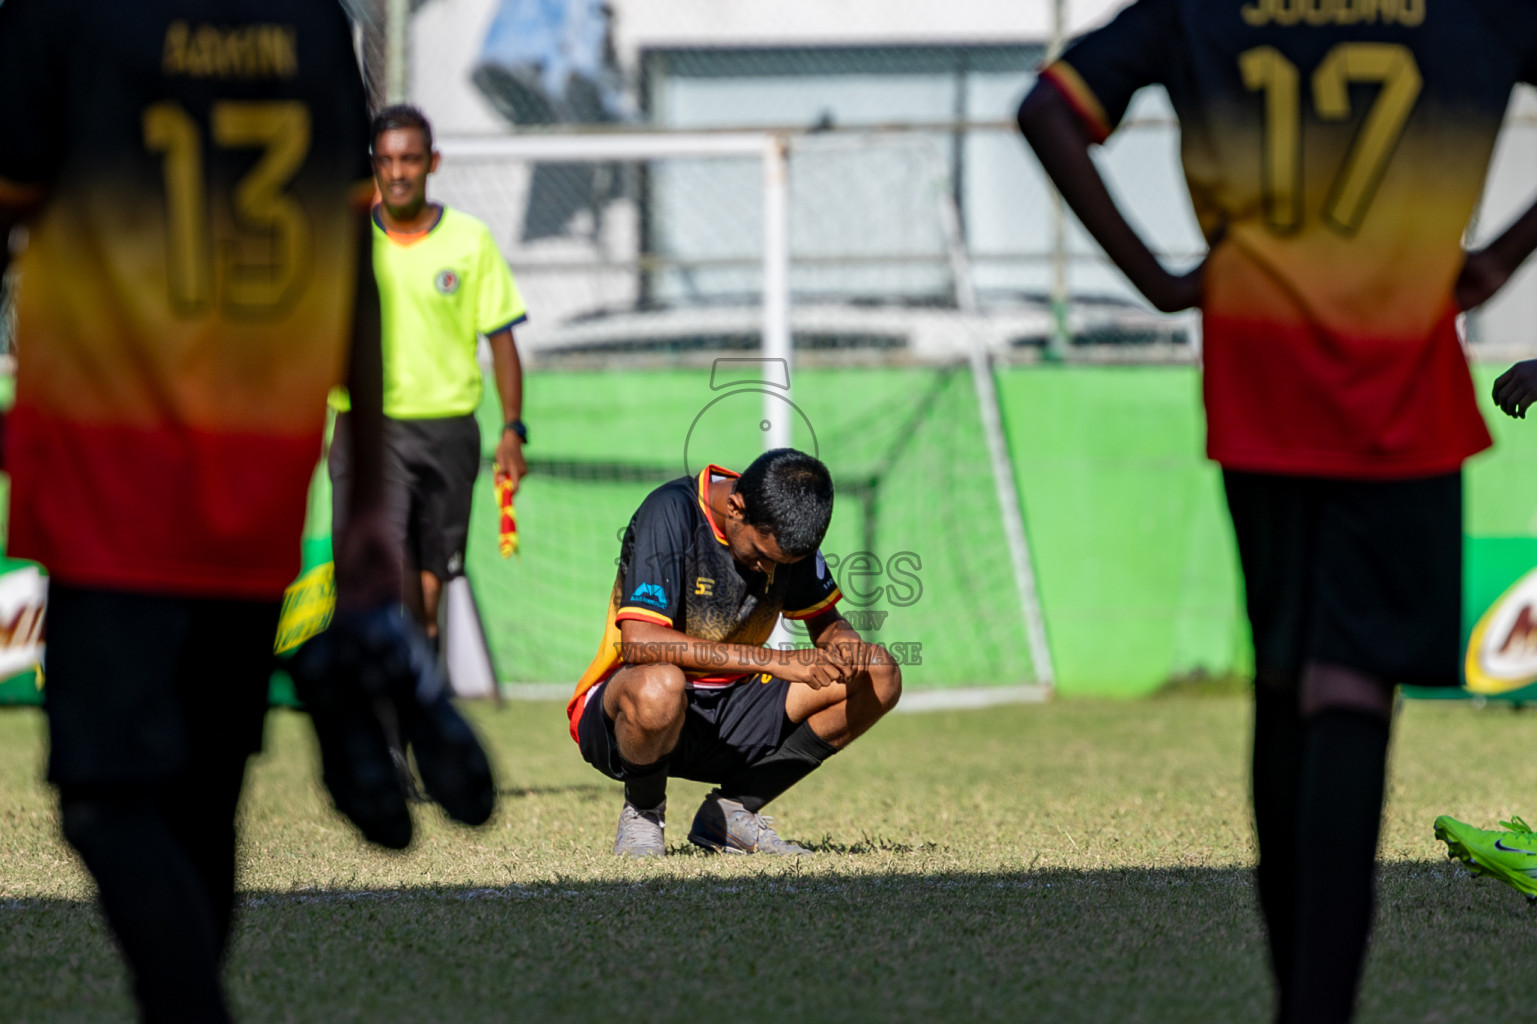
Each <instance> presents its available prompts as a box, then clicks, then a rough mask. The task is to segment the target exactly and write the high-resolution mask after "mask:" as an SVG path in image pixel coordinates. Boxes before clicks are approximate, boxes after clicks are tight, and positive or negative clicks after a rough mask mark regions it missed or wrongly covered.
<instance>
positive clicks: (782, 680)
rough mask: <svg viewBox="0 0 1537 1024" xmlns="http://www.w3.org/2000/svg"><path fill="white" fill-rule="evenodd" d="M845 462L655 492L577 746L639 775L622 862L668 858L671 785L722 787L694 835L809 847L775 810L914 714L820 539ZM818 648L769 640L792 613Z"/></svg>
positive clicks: (789, 461) (808, 462)
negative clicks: (877, 732)
mask: <svg viewBox="0 0 1537 1024" xmlns="http://www.w3.org/2000/svg"><path fill="white" fill-rule="evenodd" d="M832 511H833V485H832V479H831V478H830V477H829V476H828V473H827V467H825V466H824V465H822V463H821V462H819V461H817V460H816V459H814V458H812V457H811V456H810V455H806V454H804V453H803V452H798V451H794V450H793V449H789V448H780V449H776V450H774V451H771V452H766V453H765V454H763V455H761V456H759V457H758V458H757V459H755V460H754V461H753V463H752V465H751V466H749V467H747V470H746V471H745V472H743V473H742V474H741V475H740V476H738V475H737V474H736V473H732V472H730V471H729V470H724V469H721V468H720V467H719V466H708V467H706V468H705V469H704V470H702V471H701V472H700V474H699V475H698V476H697V477H681V478H679V479H677V480H674V481H673V482H672V483H670V484H665V485H663V486H662V487H659V488H657V489H656V490H654V491H652V492H651V494H650V495H649V496H648V497H647V498H646V500H645V501H644V502H643V503H642V504H641V506H640V508H639V509H638V510H637V511H636V513H635V515H634V516H633V517H632V518H631V519H630V525H629V528H628V529H626V530H625V534H624V542H623V545H622V547H621V549H620V555H619V574H618V578H617V579H616V580H615V582H614V589H613V592H612V596H611V598H610V601H609V610H608V625H607V628H606V629H605V631H604V634H603V644H602V646H601V647H600V648H599V650H598V654H597V657H596V658H594V659H593V662H592V664H591V665H590V666H589V667H588V669H587V672H586V673H585V674H584V675H583V676H582V679H581V682H579V683H578V684H577V687H576V693H575V694H574V695H573V696H572V698H571V702H570V704H569V705H567V709H566V710H567V713H568V715H569V717H570V721H571V738H572V739H574V740H576V742H577V744H578V745H579V746H580V747H581V751H582V756H583V757H584V758H586V760H587V762H588V763H589V764H591V765H592V766H593V767H594V768H596V769H598V771H600V772H602V773H603V774H604V775H607V776H608V777H609V778H612V779H618V780H620V781H622V782H623V783H624V807H623V809H622V810H621V811H620V815H619V829H618V834H617V836H616V837H615V840H614V852H615V853H616V854H621V855H627V856H633V857H648V856H657V857H659V856H662V855H663V854H664V853H666V845H665V843H664V840H663V835H662V829H663V824H664V819H665V814H666V809H667V800H666V797H667V779H668V777H669V776H676V777H678V778H684V779H694V780H695V781H698V782H708V783H714V784H715V785H716V787H717V788H716V789H715V790H714V791H712V792H711V793H710V794H709V795H708V796H707V797H706V798H705V800H704V803H703V804H702V805H701V806H700V808H699V811H698V813H697V814H695V815H694V822H693V826H692V828H691V829H690V830H689V834H688V839H689V842H691V843H694V844H695V845H696V846H701V847H704V848H705V849H708V850H715V851H718V852H726V853H769V854H785V855H798V854H803V853H808V852H810V851H808V850H806V849H805V848H804V847H801V846H797V845H795V844H794V843H790V842H787V841H786V840H784V839H781V838H780V836H779V834H778V833H777V832H775V831H774V828H773V826H772V824H771V823H770V819H768V818H766V817H764V816H763V815H762V814H761V813H759V812H760V811H761V810H762V809H763V807H764V805H765V804H767V803H768V802H769V801H771V800H773V799H774V798H775V797H777V796H779V795H780V794H781V793H783V792H784V791H785V790H787V789H789V788H790V787H791V786H793V785H795V783H797V782H799V781H800V780H801V779H803V778H805V777H806V776H807V775H809V774H810V773H811V772H812V771H814V770H816V768H817V767H818V766H820V765H821V764H822V762H823V761H825V760H826V759H827V758H829V757H831V756H832V755H833V754H835V753H837V752H838V751H839V750H841V749H842V748H843V747H846V746H847V745H848V744H849V743H850V742H852V741H853V740H854V739H855V738H856V737H857V736H859V735H861V734H862V733H864V732H865V731H866V730H867V729H869V728H870V727H871V726H872V725H874V724H875V723H876V722H877V721H878V720H879V719H880V718H881V716H882V715H884V714H885V713H886V712H888V711H890V710H891V709H892V708H893V707H895V706H896V703H897V699H898V697H899V696H900V695H901V692H902V673H901V670H900V669H899V668H898V667H897V665H896V664H895V663H894V662H893V661H892V659H891V657H890V656H889V655H888V654H887V653H886V652H885V651H883V650H882V649H881V648H879V647H877V646H875V645H873V644H867V643H865V642H864V641H862V640H861V639H860V637H859V634H858V633H856V632H855V631H854V630H853V629H852V628H851V627H850V626H849V624H848V622H847V621H845V620H844V618H843V616H841V615H839V614H838V612H837V609H836V608H835V607H834V605H835V604H837V602H838V600H839V599H840V598H841V597H842V596H843V595H842V594H841V593H840V592H839V590H838V585H837V584H836V583H835V582H834V581H833V578H832V573H831V572H830V571H829V570H828V568H827V562H826V561H825V560H824V559H823V558H822V554H821V552H820V551H818V550H817V547H818V545H819V544H821V542H822V537H823V535H824V534H826V532H827V525H828V523H829V521H830V520H831V519H832ZM781 613H783V614H784V616H785V617H786V618H791V619H799V620H803V621H804V622H805V623H806V626H807V629H808V630H809V631H810V634H811V639H812V642H813V644H814V645H815V646H814V647H812V648H810V649H808V650H802V651H781V650H773V649H771V648H766V647H764V646H763V644H764V642H765V641H766V640H768V638H769V634H770V633H771V632H772V631H773V628H774V624H775V623H776V622H777V621H778V619H779V616H780V614H781Z"/></svg>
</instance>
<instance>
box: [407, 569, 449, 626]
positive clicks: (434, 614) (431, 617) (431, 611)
mask: <svg viewBox="0 0 1537 1024" xmlns="http://www.w3.org/2000/svg"><path fill="white" fill-rule="evenodd" d="M421 575H422V589H421V601H422V603H421V607H420V608H413V609H412V613H413V614H415V615H416V618H417V621H418V622H420V623H421V624H422V630H423V632H425V633H426V634H427V639H428V640H431V641H432V642H433V643H434V644H436V643H437V642H438V609H439V608H440V607H441V606H442V603H443V581H442V580H440V579H438V578H437V576H435V575H433V574H432V573H430V572H427V571H426V570H423V571H422V574H421Z"/></svg>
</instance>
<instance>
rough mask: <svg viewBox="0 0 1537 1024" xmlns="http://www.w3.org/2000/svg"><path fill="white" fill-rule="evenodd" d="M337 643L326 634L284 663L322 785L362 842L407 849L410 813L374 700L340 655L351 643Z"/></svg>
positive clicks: (409, 834)
mask: <svg viewBox="0 0 1537 1024" xmlns="http://www.w3.org/2000/svg"><path fill="white" fill-rule="evenodd" d="M339 639H341V638H340V637H339V636H338V635H337V634H333V633H332V632H331V631H330V630H327V631H326V632H324V633H321V634H320V635H319V636H316V637H314V638H313V639H311V640H310V641H309V642H308V643H306V644H305V645H304V646H303V647H301V648H299V650H298V652H297V653H296V654H295V655H294V657H293V660H292V661H291V662H290V664H289V671H290V673H291V674H292V675H293V680H294V690H295V692H296V693H297V694H298V697H299V699H300V700H302V701H303V702H304V706H305V710H307V711H308V712H309V715H310V721H311V722H312V723H313V724H314V726H315V738H316V740H317V741H318V742H319V744H320V765H321V781H322V782H324V783H325V787H326V790H327V791H328V792H329V793H330V794H331V800H332V801H333V802H334V803H335V804H336V809H337V810H338V811H340V812H341V813H342V814H343V815H344V816H346V818H347V819H348V820H349V821H351V822H352V823H353V824H354V825H355V826H357V828H358V831H359V832H361V833H363V838H364V839H366V840H368V841H369V842H371V843H377V844H378V845H380V846H384V847H387V848H389V849H391V850H403V849H405V848H406V847H407V846H409V845H410V844H411V814H410V811H409V810H407V808H406V801H405V796H404V795H403V794H402V793H401V790H400V782H399V779H398V778H397V775H396V770H395V762H394V759H393V758H392V757H391V756H390V745H389V741H388V740H387V739H386V738H385V734H384V727H383V725H382V724H381V723H380V721H379V716H378V714H377V712H376V711H375V704H376V701H377V699H378V698H376V697H374V696H373V695H370V694H368V693H365V692H364V691H363V689H362V688H361V686H360V685H359V681H358V676H357V672H356V670H355V669H356V666H355V664H349V662H348V659H347V657H346V656H345V650H346V648H347V647H348V646H349V645H348V644H347V643H345V642H343V643H338V642H337V641H338V640H339Z"/></svg>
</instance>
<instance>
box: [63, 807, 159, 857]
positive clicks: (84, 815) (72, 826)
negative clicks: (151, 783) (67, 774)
mask: <svg viewBox="0 0 1537 1024" xmlns="http://www.w3.org/2000/svg"><path fill="white" fill-rule="evenodd" d="M139 803H141V801H138V800H133V799H122V798H119V799H115V800H114V799H96V798H91V797H70V796H66V797H64V799H63V800H62V801H60V807H59V824H60V827H61V829H62V831H63V832H64V838H65V839H67V840H69V844H70V845H71V846H73V847H74V848H75V849H76V850H79V851H80V854H81V856H82V857H84V858H86V860H87V861H90V860H92V859H93V855H94V854H95V853H96V852H97V851H99V850H101V849H102V848H104V847H112V846H116V845H120V844H121V843H122V842H123V841H124V836H123V835H122V834H121V833H122V832H123V831H124V821H125V819H126V818H128V817H129V816H130V815H131V813H132V811H133V810H135V809H137V806H138V804H139Z"/></svg>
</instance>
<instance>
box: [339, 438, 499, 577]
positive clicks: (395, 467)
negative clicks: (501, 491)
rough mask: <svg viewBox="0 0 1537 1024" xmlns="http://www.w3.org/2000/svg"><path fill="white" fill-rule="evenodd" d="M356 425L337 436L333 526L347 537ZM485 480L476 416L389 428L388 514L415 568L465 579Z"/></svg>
mask: <svg viewBox="0 0 1537 1024" xmlns="http://www.w3.org/2000/svg"><path fill="white" fill-rule="evenodd" d="M351 431H352V417H351V415H350V414H347V413H343V414H341V415H340V416H338V417H336V430H335V431H334V433H333V434H332V439H331V454H330V456H329V467H328V468H329V470H330V476H331V521H332V524H333V530H332V532H333V534H334V533H335V532H337V531H339V530H341V529H345V518H346V511H347V500H348V495H349V493H350V492H351V489H352V472H353V468H352V443H351ZM479 474H480V426H479V425H478V424H477V423H476V421H475V417H474V416H473V415H468V414H466V415H464V416H448V417H444V418H442V419H420V420H396V419H388V418H386V419H385V421H384V484H385V486H384V513H385V517H386V524H387V526H388V527H389V530H390V533H391V537H392V539H393V541H394V542H395V543H396V545H397V546H398V548H399V550H401V551H404V552H406V553H407V554H408V555H410V558H411V562H412V564H413V565H414V566H415V567H416V568H417V569H421V570H422V571H424V572H430V573H432V574H433V575H434V576H436V577H437V578H438V579H440V580H450V579H453V578H454V577H456V576H460V575H463V573H464V546H465V542H466V540H467V539H468V537H469V533H470V506H471V504H472V502H471V499H472V498H473V497H474V494H475V479H476V477H477V476H479Z"/></svg>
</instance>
